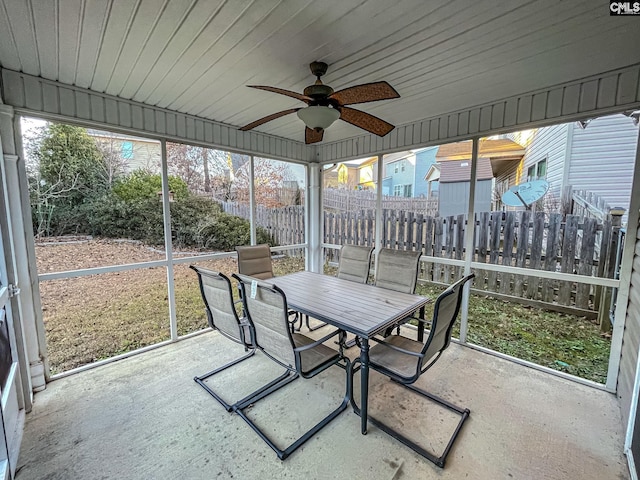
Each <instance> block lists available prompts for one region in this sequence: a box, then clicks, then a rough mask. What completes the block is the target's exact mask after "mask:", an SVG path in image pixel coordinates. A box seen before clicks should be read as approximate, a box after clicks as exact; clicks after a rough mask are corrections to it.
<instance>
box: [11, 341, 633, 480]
mask: <svg viewBox="0 0 640 480" xmlns="http://www.w3.org/2000/svg"><path fill="white" fill-rule="evenodd" d="M323 330H324V329H323ZM351 352H353V354H354V355H355V354H357V349H351V350H350V353H351ZM241 353H242V349H240V348H237V347H235V346H234V345H233V344H231V342H229V341H228V340H226V339H224V338H222V337H221V336H220V335H218V334H217V333H215V332H208V333H205V334H202V335H199V336H196V337H192V338H189V339H186V340H183V341H180V342H177V343H174V344H172V345H170V346H166V347H162V348H158V349H156V350H152V351H149V352H146V353H144V354H141V355H137V356H134V357H131V358H128V359H125V360H121V361H118V362H115V363H112V364H109V365H105V366H101V367H97V368H94V369H92V370H88V371H85V372H82V373H78V374H75V375H71V376H68V377H65V378H61V379H58V380H56V381H54V382H52V383H50V384H49V385H48V387H47V389H46V390H45V391H43V392H40V393H38V394H36V396H35V405H34V409H33V411H32V413H30V414H29V415H27V419H26V426H25V431H24V438H23V444H22V450H21V454H20V459H19V462H18V474H17V479H18V480H31V479H33V480H36V479H37V480H43V479H47V480H54V479H65V480H70V479H82V480H91V479H176V478H179V479H182V480H190V479H216V478H218V479H230V478H235V479H242V480H250V479H261V480H267V479H284V478H291V479H301V478H302V479H308V480H311V479H336V478H345V479H367V480H378V479H380V480H383V479H384V480H398V479H431V478H433V479H436V478H437V479H463V478H469V479H481V480H483V479H487V480H489V479H491V480H494V479H512V478H513V479H581V480H589V479H593V480H596V479H597V480H605V479H628V478H630V477H629V473H628V469H627V466H626V459H625V457H624V455H623V454H622V449H623V441H624V438H623V434H622V428H621V420H620V412H619V406H618V403H617V401H616V399H615V396H614V395H612V394H609V393H606V392H603V391H600V390H597V389H593V388H590V387H587V386H583V385H580V384H577V383H574V382H570V381H567V380H564V379H560V378H558V377H555V376H552V375H548V374H545V373H542V372H538V371H536V370H533V369H530V368H527V367H524V366H521V365H518V364H515V363H512V362H509V361H506V360H503V359H500V358H497V357H494V356H491V355H487V354H484V353H481V352H478V351H475V350H473V349H470V348H465V347H462V346H459V345H455V344H453V345H452V346H451V347H450V348H449V349H448V350H447V351H446V352H445V354H444V355H443V358H442V359H441V360H440V361H439V362H438V364H436V366H435V367H433V368H432V369H431V370H430V371H429V372H427V374H425V375H424V376H423V377H422V378H421V379H420V381H419V384H420V385H421V386H423V387H425V388H427V389H428V390H430V391H431V392H433V393H436V394H438V395H440V396H442V397H444V398H446V399H448V400H450V401H452V402H454V403H456V404H458V405H461V406H466V407H468V408H469V409H470V410H471V416H470V418H469V420H468V421H467V423H466V424H465V425H464V428H463V430H462V432H461V434H460V436H459V438H458V440H457V443H456V445H455V446H454V448H453V450H452V452H451V454H450V455H449V458H448V460H447V464H446V466H445V469H444V470H442V469H440V468H438V467H436V466H435V465H433V464H431V463H430V462H427V461H426V460H424V459H423V458H422V457H420V456H418V455H416V454H414V453H413V452H412V451H411V450H410V449H408V448H407V447H405V446H403V445H402V444H400V443H399V442H397V441H396V440H394V439H392V438H391V437H389V436H387V435H386V434H384V433H383V432H381V431H379V430H377V429H376V428H375V427H373V426H370V427H369V433H368V435H366V436H362V435H360V433H359V421H360V419H359V417H357V416H356V415H355V414H354V413H353V412H352V410H351V409H350V408H349V409H348V410H347V411H346V412H344V413H343V414H341V415H340V416H339V417H338V418H337V419H336V420H334V421H333V422H332V423H331V424H330V425H328V426H327V427H326V428H325V429H324V430H322V431H321V432H320V433H319V434H317V435H316V436H315V437H314V438H312V439H311V440H309V442H307V443H306V444H305V445H304V446H303V447H302V448H301V449H299V450H298V451H296V452H295V453H294V454H293V455H292V456H291V457H290V458H288V459H287V460H286V461H284V462H282V461H280V460H278V459H277V457H276V455H275V453H274V452H273V451H272V450H271V449H270V448H269V447H268V446H267V445H266V444H265V443H264V442H263V441H262V440H260V439H259V438H258V436H257V435H256V434H255V433H254V432H253V431H252V430H251V429H250V428H249V426H248V425H247V424H245V423H244V422H243V421H242V419H241V418H240V417H239V416H237V415H235V414H232V413H227V412H226V411H225V410H224V409H223V408H222V406H221V405H219V404H218V403H217V402H216V401H215V400H214V399H213V398H211V397H210V396H209V395H207V394H206V392H205V391H204V390H203V389H202V388H200V387H199V386H198V385H196V383H195V382H194V381H193V377H194V375H201V374H203V373H204V372H206V371H208V370H211V369H212V368H214V367H215V366H218V365H221V364H222V363H224V362H226V361H227V360H229V359H231V358H234V356H236V355H239V354H241ZM279 372H280V370H278V369H277V368H274V364H273V363H272V362H270V361H268V360H267V359H265V357H264V356H262V355H260V354H257V355H256V356H254V357H252V358H251V359H250V360H248V361H246V362H244V363H242V364H240V365H239V366H238V367H236V368H235V369H234V370H233V371H232V372H230V373H229V374H225V375H221V376H219V378H215V380H214V381H212V382H211V385H212V386H213V387H214V388H218V389H220V391H221V392H223V396H225V398H228V399H233V398H236V399H237V398H239V397H240V396H241V395H243V393H246V392H249V391H251V389H252V387H253V388H255V387H257V386H258V385H260V382H264V381H265V380H268V379H270V378H273V377H274V376H276V375H277V374H278V373H279ZM358 378H359V377H356V382H357V380H358ZM371 384H372V387H371V393H370V395H371V402H372V404H373V405H372V407H371V408H372V411H373V412H377V413H378V414H379V415H381V416H382V415H384V416H385V417H391V418H392V419H394V421H396V422H397V424H398V425H400V426H401V428H402V429H403V430H404V431H407V432H411V433H412V434H415V435H418V438H424V442H425V443H424V445H425V446H427V447H428V448H435V449H440V448H442V441H443V439H444V438H445V437H446V435H447V433H448V432H449V430H450V428H451V422H452V419H451V418H449V416H448V414H446V413H444V412H442V411H440V410H439V409H438V410H436V409H434V408H432V407H430V406H428V405H426V404H425V402H424V401H423V400H422V399H420V398H419V397H415V396H413V395H412V394H410V393H407V392H406V391H405V390H402V389H400V388H399V387H398V386H396V385H393V384H391V383H390V382H389V381H387V380H385V379H384V378H383V377H380V376H378V375H377V374H372V379H371ZM343 393H344V371H343V370H341V369H339V368H330V369H329V370H328V371H326V372H324V373H323V374H321V375H319V376H318V377H316V378H314V379H312V380H297V381H295V382H293V384H291V385H289V386H288V387H285V388H284V389H283V390H281V391H279V392H277V393H275V394H274V395H272V396H270V397H268V398H267V399H265V400H263V401H261V402H259V403H258V404H256V405H255V406H254V407H252V408H251V412H250V415H251V417H252V418H254V419H255V420H256V421H257V422H259V423H260V425H262V426H265V427H267V429H268V431H269V432H270V434H271V435H273V437H274V438H275V439H276V440H277V442H278V443H279V444H280V445H281V446H284V445H285V443H286V444H288V443H289V442H291V441H292V440H293V439H295V438H296V436H298V435H299V434H300V433H301V432H303V431H305V430H306V429H308V428H309V427H310V426H311V425H313V424H315V421H317V420H318V419H319V418H321V417H323V416H324V415H325V414H326V413H328V411H329V410H330V409H332V408H333V407H334V406H335V405H337V404H338V403H339V402H340V400H341V396H342V394H343ZM414 417H415V418H414Z"/></svg>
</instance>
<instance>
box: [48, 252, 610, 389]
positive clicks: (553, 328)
mask: <svg viewBox="0 0 640 480" xmlns="http://www.w3.org/2000/svg"><path fill="white" fill-rule="evenodd" d="M146 248H147V247H144V246H142V245H138V246H132V245H131V244H121V243H120V244H119V243H117V242H107V241H100V242H93V243H91V244H90V248H89V246H86V245H84V244H70V245H65V244H61V245H55V246H51V245H49V246H46V247H37V249H36V251H37V253H38V268H39V270H40V271H61V270H67V269H69V268H68V267H70V266H71V265H69V262H73V266H72V268H86V266H89V265H90V266H96V265H95V261H96V258H99V259H100V263H101V264H103V265H104V264H109V261H110V260H109V259H112V261H113V263H130V262H134V261H145V260H148V259H155V258H157V257H156V255H157V253H154V252H151V253H149V255H147V253H148V252H147V250H145V249H146ZM96 251H99V252H100V253H99V256H98V257H96ZM123 251H126V256H127V258H128V259H129V261H123ZM148 257H150V258H148ZM154 257H155V258H154ZM92 262H93V264H92ZM105 262H106V263H105ZM201 265H202V266H203V267H206V268H211V269H215V270H219V271H222V272H224V273H226V274H229V275H230V274H231V273H232V272H234V271H236V262H235V259H221V260H215V261H208V262H202V264H201ZM303 269H304V260H303V259H301V258H289V257H283V258H279V259H275V260H274V271H275V274H276V276H278V275H284V274H286V273H288V272H293V271H298V270H303ZM327 270H328V272H327V273H331V272H332V271H334V270H335V269H331V268H329V269H327ZM174 279H175V298H176V314H177V323H178V334H179V335H185V334H187V333H190V332H194V331H197V330H200V329H202V328H205V327H206V326H207V321H206V315H205V312H204V308H203V305H202V300H201V297H200V291H199V288H198V284H197V277H196V274H195V272H193V271H192V270H191V269H189V268H188V265H177V266H175V268H174ZM40 290H41V295H42V302H43V314H44V321H45V330H46V334H47V346H48V351H49V359H50V363H51V368H52V372H53V373H59V372H62V371H66V370H69V369H72V368H75V367H78V366H81V365H85V364H87V363H91V362H94V361H96V360H100V359H103V358H109V357H111V356H114V355H118V354H121V353H124V352H128V351H131V350H134V349H137V348H140V347H143V346H146V345H152V344H154V343H157V342H160V341H163V340H168V339H169V338H170V332H169V307H168V297H167V283H166V271H165V270H164V269H162V268H154V269H143V270H132V271H126V272H118V273H108V274H102V275H93V276H89V277H80V278H75V279H67V280H55V281H48V282H42V283H41V284H40ZM440 291H442V288H441V287H436V286H426V285H419V286H418V293H419V294H421V295H426V296H429V297H431V298H434V299H435V298H436V297H437V295H438V293H439V292H440ZM430 315H431V312H428V313H427V316H428V318H430ZM458 328H459V325H457V326H456V331H455V332H454V336H456V337H457V336H458V330H457V329H458ZM467 338H468V341H469V342H470V343H474V344H477V345H481V346H484V347H487V348H490V349H493V350H496V351H499V352H502V353H506V354H508V355H512V356H514V357H518V358H522V359H525V360H528V361H531V362H534V363H538V364H540V365H545V366H548V367H551V368H554V369H556V370H561V371H565V372H568V373H571V374H573V375H577V376H579V377H583V378H587V379H590V380H593V381H596V382H599V383H604V381H605V379H606V373H607V365H608V359H609V346H610V341H609V339H608V338H603V337H602V336H601V335H600V331H599V327H598V325H596V324H594V323H593V322H591V321H589V320H586V319H584V318H580V317H575V316H569V315H564V314H559V313H553V312H547V311H544V310H541V309H536V308H529V307H525V306H522V305H518V304H513V303H507V302H503V301H501V300H495V299H492V298H489V297H486V296H479V295H473V296H472V298H471V301H470V304H469V333H468V337H467Z"/></svg>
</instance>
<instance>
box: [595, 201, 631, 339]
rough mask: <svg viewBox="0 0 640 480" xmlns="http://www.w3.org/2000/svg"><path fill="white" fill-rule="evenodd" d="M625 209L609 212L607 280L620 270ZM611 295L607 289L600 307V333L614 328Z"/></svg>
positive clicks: (616, 208) (615, 208)
mask: <svg viewBox="0 0 640 480" xmlns="http://www.w3.org/2000/svg"><path fill="white" fill-rule="evenodd" d="M624 212H625V209H624V208H620V207H614V208H612V209H611V210H609V215H610V216H611V226H612V229H611V230H612V231H611V248H609V255H608V257H607V259H606V262H607V264H606V266H605V275H604V277H605V278H615V275H616V270H617V268H618V265H617V259H618V245H619V243H620V242H621V241H622V234H621V231H620V230H621V229H622V216H623V215H624ZM611 294H612V289H611V288H607V289H605V291H604V294H603V295H602V299H601V301H600V307H599V308H598V321H599V323H600V331H601V332H610V331H611V329H612V328H613V325H611V319H610V318H609V309H610V307H611Z"/></svg>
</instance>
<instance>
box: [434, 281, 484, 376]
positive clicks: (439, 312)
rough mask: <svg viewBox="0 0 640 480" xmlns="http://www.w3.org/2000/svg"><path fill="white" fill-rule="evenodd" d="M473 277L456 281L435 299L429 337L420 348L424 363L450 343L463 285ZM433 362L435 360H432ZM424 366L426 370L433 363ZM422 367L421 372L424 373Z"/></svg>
mask: <svg viewBox="0 0 640 480" xmlns="http://www.w3.org/2000/svg"><path fill="white" fill-rule="evenodd" d="M473 277H475V274H473V273H472V274H470V275H467V276H465V277H463V278H461V279H460V280H458V281H457V282H456V283H454V284H453V285H450V286H449V288H447V289H446V290H445V291H444V292H442V293H441V294H440V295H439V296H438V298H437V299H436V303H435V305H434V308H433V320H432V322H431V330H430V331H429V337H427V341H426V342H425V344H424V347H423V348H422V353H423V354H424V361H429V360H430V359H432V358H434V357H435V358H437V356H436V355H437V354H439V353H441V352H442V351H443V350H445V349H446V348H447V347H448V346H449V343H450V342H451V331H452V330H453V324H454V323H455V321H456V318H457V317H458V312H459V311H460V302H461V301H462V292H463V287H464V284H465V283H467V282H468V281H469V280H471V279H472V278H473ZM433 361H435V359H434V360H433ZM433 361H431V363H429V364H428V365H426V367H427V368H428V367H429V366H431V364H432V363H433ZM424 369H425V368H424V367H423V368H422V370H423V371H424Z"/></svg>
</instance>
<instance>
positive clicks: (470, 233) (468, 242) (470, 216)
mask: <svg viewBox="0 0 640 480" xmlns="http://www.w3.org/2000/svg"><path fill="white" fill-rule="evenodd" d="M472 141H473V143H472V146H471V179H470V180H469V182H470V183H469V209H468V211H467V228H466V230H465V233H464V249H465V252H466V254H465V256H464V274H465V275H469V274H470V273H471V262H472V261H473V243H474V241H473V239H474V230H475V224H476V220H475V219H476V217H475V203H476V179H477V178H478V172H477V170H478V142H479V141H480V140H479V139H478V138H477V137H476V138H474V139H473V140H472ZM470 291H471V288H470V285H469V283H468V282H467V284H466V285H465V286H464V294H463V295H462V304H461V305H460V342H462V343H466V342H467V330H468V329H469V325H468V320H469V296H470Z"/></svg>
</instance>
